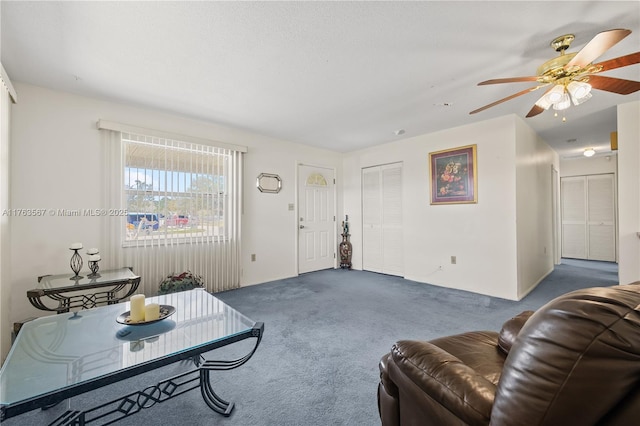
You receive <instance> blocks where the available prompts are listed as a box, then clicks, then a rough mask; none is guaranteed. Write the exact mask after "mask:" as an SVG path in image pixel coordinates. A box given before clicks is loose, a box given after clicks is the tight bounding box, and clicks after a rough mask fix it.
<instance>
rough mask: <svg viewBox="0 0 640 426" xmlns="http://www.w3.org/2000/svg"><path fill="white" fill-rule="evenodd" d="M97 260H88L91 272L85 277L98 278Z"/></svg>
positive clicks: (98, 266) (98, 267)
mask: <svg viewBox="0 0 640 426" xmlns="http://www.w3.org/2000/svg"><path fill="white" fill-rule="evenodd" d="M98 262H100V261H99V260H90V261H89V269H90V270H91V273H90V274H89V275H87V278H98V277H99V276H100V274H99V273H98V270H99V269H100V265H98Z"/></svg>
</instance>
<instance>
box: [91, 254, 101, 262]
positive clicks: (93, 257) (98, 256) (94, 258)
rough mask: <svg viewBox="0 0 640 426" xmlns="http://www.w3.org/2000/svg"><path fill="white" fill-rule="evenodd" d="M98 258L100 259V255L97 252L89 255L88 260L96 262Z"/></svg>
mask: <svg viewBox="0 0 640 426" xmlns="http://www.w3.org/2000/svg"><path fill="white" fill-rule="evenodd" d="M99 260H100V255H99V254H92V255H89V262H97V261H99Z"/></svg>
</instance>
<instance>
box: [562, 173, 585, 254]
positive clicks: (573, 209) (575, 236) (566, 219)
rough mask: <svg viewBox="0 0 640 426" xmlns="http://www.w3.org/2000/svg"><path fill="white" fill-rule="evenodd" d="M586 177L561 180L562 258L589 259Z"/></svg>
mask: <svg viewBox="0 0 640 426" xmlns="http://www.w3.org/2000/svg"><path fill="white" fill-rule="evenodd" d="M585 185H586V180H585V178H584V176H578V177H566V178H562V179H561V184H560V191H561V196H562V257H570V258H574V259H586V258H587V234H586V231H587V227H586V225H587V208H586V206H587V200H586V192H585Z"/></svg>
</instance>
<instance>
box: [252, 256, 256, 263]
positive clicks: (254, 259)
mask: <svg viewBox="0 0 640 426" xmlns="http://www.w3.org/2000/svg"><path fill="white" fill-rule="evenodd" d="M251 261H252V262H255V261H256V255H255V254H252V255H251Z"/></svg>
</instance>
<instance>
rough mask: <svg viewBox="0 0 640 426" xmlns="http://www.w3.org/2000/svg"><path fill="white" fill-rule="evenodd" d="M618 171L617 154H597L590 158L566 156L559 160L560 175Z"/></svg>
mask: <svg viewBox="0 0 640 426" xmlns="http://www.w3.org/2000/svg"><path fill="white" fill-rule="evenodd" d="M604 173H613V174H617V173H618V155H617V153H611V154H610V155H598V156H594V157H591V158H587V157H584V156H582V157H580V158H567V159H561V160H560V177H567V176H586V175H599V174H604Z"/></svg>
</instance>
